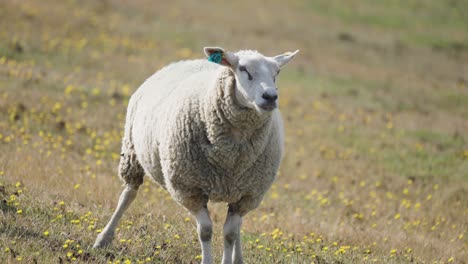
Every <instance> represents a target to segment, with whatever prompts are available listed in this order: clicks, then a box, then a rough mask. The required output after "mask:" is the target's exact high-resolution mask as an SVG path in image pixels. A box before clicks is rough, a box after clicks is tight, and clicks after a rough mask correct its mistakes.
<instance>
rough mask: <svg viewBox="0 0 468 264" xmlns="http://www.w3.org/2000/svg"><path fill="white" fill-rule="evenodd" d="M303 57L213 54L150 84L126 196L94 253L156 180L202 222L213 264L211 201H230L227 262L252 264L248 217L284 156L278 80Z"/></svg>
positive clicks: (204, 246) (135, 131) (125, 147)
mask: <svg viewBox="0 0 468 264" xmlns="http://www.w3.org/2000/svg"><path fill="white" fill-rule="evenodd" d="M298 52H299V51H298V50H296V51H295V52H287V53H284V54H281V55H278V56H275V57H266V56H263V55H262V54H260V53H258V52H257V51H251V50H242V51H238V52H235V53H234V52H228V51H224V49H222V48H219V47H205V48H204V53H205V54H206V56H207V57H208V58H209V59H208V60H201V59H200V60H187V61H180V62H176V63H173V64H170V65H169V66H166V67H164V68H163V69H161V70H160V71H158V72H156V73H155V74H154V75H152V76H151V77H150V78H148V79H147V80H146V81H145V82H144V83H143V84H142V85H141V86H140V88H139V89H138V90H137V91H136V92H135V93H134V94H133V95H132V96H131V98H130V101H129V104H128V109H127V117H126V123H125V131H124V137H123V139H122V152H121V153H122V154H121V159H120V163H119V176H120V177H121V179H123V181H124V182H125V189H124V190H123V192H122V194H121V195H120V198H119V202H118V205H117V208H116V210H115V212H114V214H113V215H112V217H111V219H110V221H109V223H108V224H107V225H106V227H105V228H104V229H103V231H102V232H101V233H100V234H99V235H98V237H97V239H96V242H95V244H94V248H101V247H105V246H108V245H109V244H110V243H111V241H112V239H113V236H114V233H115V229H116V226H117V224H118V222H119V220H120V218H121V217H122V215H123V213H124V211H125V210H126V209H127V208H128V206H129V205H130V204H131V203H132V201H133V200H134V199H135V197H136V194H137V191H138V188H139V186H140V185H141V184H142V183H143V177H144V175H145V174H146V175H149V176H151V177H152V179H153V180H154V181H156V182H157V183H159V184H160V185H161V186H163V187H164V188H165V189H166V190H167V191H168V192H169V194H170V195H171V196H172V198H173V199H174V200H175V201H177V202H178V203H179V204H180V205H182V206H183V207H185V208H186V209H187V210H188V211H189V212H190V213H191V214H192V215H193V216H194V217H195V219H196V222H197V233H198V238H199V241H200V243H201V250H202V263H204V264H207V263H212V257H211V238H212V221H211V219H210V216H209V212H208V208H207V203H208V201H209V200H210V201H213V202H225V203H227V204H228V212H227V217H226V222H225V224H224V227H223V233H224V252H223V262H222V263H224V264H228V263H233V262H234V263H243V258H242V249H241V241H240V228H241V224H242V218H243V217H244V216H245V215H246V214H247V213H248V212H249V211H251V210H253V209H255V208H257V207H258V206H259V204H260V202H261V201H262V199H263V196H264V195H265V193H266V191H267V190H268V189H269V187H270V186H271V185H272V183H273V181H274V180H275V178H276V174H277V171H278V167H279V164H280V161H281V158H282V155H283V138H284V136H283V122H282V119H281V115H280V112H279V110H278V105H277V98H278V88H277V87H276V76H277V75H278V74H279V72H280V68H281V67H282V66H283V65H285V64H286V63H288V62H289V61H290V60H291V59H292V58H293V57H294V56H295V55H296V54H297V53H298Z"/></svg>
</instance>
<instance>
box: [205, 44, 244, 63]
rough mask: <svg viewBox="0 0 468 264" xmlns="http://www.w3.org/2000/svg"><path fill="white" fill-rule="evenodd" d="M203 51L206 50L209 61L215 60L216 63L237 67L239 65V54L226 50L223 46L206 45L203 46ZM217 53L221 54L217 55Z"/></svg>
mask: <svg viewBox="0 0 468 264" xmlns="http://www.w3.org/2000/svg"><path fill="white" fill-rule="evenodd" d="M203 51H204V52H205V55H206V57H208V60H209V61H213V62H215V63H218V64H221V65H224V66H227V67H231V68H235V67H236V66H237V62H238V61H239V59H238V58H237V56H236V55H235V54H234V53H232V52H229V51H224V49H223V48H219V47H205V48H203ZM216 54H219V55H220V57H219V56H217V55H216Z"/></svg>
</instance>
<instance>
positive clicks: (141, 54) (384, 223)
mask: <svg viewBox="0 0 468 264" xmlns="http://www.w3.org/2000/svg"><path fill="white" fill-rule="evenodd" d="M128 2H130V1H79V2H78V1H71V0H70V1H52V0H48V1H14V0H7V1H3V2H2V5H1V7H0V28H2V31H0V87H1V89H0V110H1V111H0V149H1V152H0V196H1V200H2V201H1V204H0V208H1V211H0V216H1V217H0V250H1V251H0V262H1V263H16V262H26V263H33V262H37V263H57V262H59V263H63V262H68V261H72V262H78V263H107V262H113V263H119V262H120V263H124V262H126V261H127V262H131V263H143V262H162V263H180V262H182V263H193V262H198V260H199V254H200V252H199V245H198V241H197V239H196V234H195V226H194V222H193V220H192V219H191V218H190V216H189V215H188V214H187V213H186V212H185V211H184V210H183V209H182V208H181V207H180V206H178V205H177V204H176V203H175V202H173V201H172V200H171V199H170V197H169V196H168V194H167V193H166V192H165V191H163V190H162V189H160V188H159V187H158V186H156V185H155V184H152V183H150V182H149V181H147V182H145V185H144V187H143V188H142V189H141V191H140V193H139V196H138V198H137V200H136V202H135V203H134V204H133V205H132V207H131V209H130V210H129V212H128V213H127V214H126V216H125V217H124V219H123V221H122V223H121V227H120V229H119V231H118V232H117V237H116V239H115V241H114V244H113V247H112V248H110V249H106V250H99V251H93V250H91V245H92V243H93V241H94V239H95V237H96V234H97V233H98V232H99V229H100V228H102V227H103V226H104V224H105V223H106V221H107V220H108V219H109V217H110V215H111V213H112V211H113V209H114V207H115V205H116V202H117V197H118V195H119V193H120V191H121V182H119V181H118V179H117V176H116V167H117V162H118V157H119V156H118V153H119V149H120V139H121V136H122V126H123V120H124V116H125V109H126V104H127V101H128V98H129V96H130V95H131V93H132V92H133V91H134V90H135V89H136V88H137V87H138V85H139V84H140V83H141V82H142V81H143V80H144V79H145V78H146V77H147V76H149V75H150V74H151V73H153V72H154V71H155V70H157V69H158V68H160V67H161V66H162V65H165V64H167V63H168V62H170V61H174V60H178V59H185V58H196V57H201V56H202V52H201V50H202V47H203V46H204V45H213V44H219V45H221V46H224V47H226V48H228V49H241V48H255V49H258V50H260V51H262V52H264V53H265V54H271V55H273V54H275V53H280V52H284V51H287V50H294V49H296V48H298V49H301V53H300V56H298V57H297V58H296V59H297V60H296V59H295V61H294V63H292V64H291V65H288V69H287V70H285V71H283V72H282V78H281V79H280V80H279V82H280V83H279V86H280V89H281V96H280V99H281V101H280V105H281V108H282V112H283V115H284V119H285V125H286V129H287V155H286V157H285V159H284V161H283V164H282V167H281V173H280V176H279V178H278V180H277V182H276V183H275V184H274V186H273V188H272V189H271V191H270V192H269V193H268V194H267V196H266V198H265V200H264V202H263V204H262V206H261V207H260V208H259V209H258V210H256V211H254V212H252V213H250V214H249V215H248V216H247V217H246V218H245V221H244V223H245V224H244V229H243V234H242V238H243V241H244V248H245V249H244V251H245V258H246V260H248V261H249V263H311V262H312V263H374V262H375V263H410V262H416V263H449V262H452V263H466V259H467V258H468V256H467V254H466V252H467V249H468V247H467V240H466V235H467V234H466V230H467V224H468V222H467V220H466V219H468V184H467V183H468V137H467V133H466V131H468V121H467V120H468V108H467V107H466V106H467V105H468V84H467V82H468V76H467V75H466V73H467V72H468V64H467V63H466V62H467V61H468V44H467V43H468V34H467V32H468V25H467V23H468V21H467V20H466V18H465V17H464V16H463V14H462V13H461V12H460V10H463V9H465V10H466V4H465V3H464V2H463V1H451V2H448V1H447V2H441V1H411V2H410V3H407V2H406V1H380V2H379V3H375V2H374V1H370V0H368V1H346V3H344V2H342V1H314V2H310V3H309V1H299V0H298V1H291V2H288V4H287V5H285V4H284V3H283V2H282V1H268V2H266V1H262V2H255V4H254V3H252V2H247V1H231V2H224V1H223V2H219V1H216V2H212V3H210V4H209V5H208V4H204V5H201V4H200V3H197V2H192V1H164V3H154V1H148V0H146V1H145V0H142V1H131V3H128ZM397 3H398V4H397ZM239 15H240V17H239ZM210 208H211V209H212V210H211V211H212V218H213V219H214V222H215V237H214V251H215V252H214V253H215V259H217V260H219V259H220V256H221V253H222V252H221V248H222V246H221V244H222V239H221V235H220V234H221V226H222V223H223V221H224V216H225V206H224V205H222V204H211V205H210Z"/></svg>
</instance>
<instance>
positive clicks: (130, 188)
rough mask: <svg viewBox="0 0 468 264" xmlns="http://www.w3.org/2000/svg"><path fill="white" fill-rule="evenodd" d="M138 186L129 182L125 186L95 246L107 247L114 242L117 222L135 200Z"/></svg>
mask: <svg viewBox="0 0 468 264" xmlns="http://www.w3.org/2000/svg"><path fill="white" fill-rule="evenodd" d="M138 187H139V185H137V186H134V185H130V184H128V185H127V186H126V187H125V189H124V190H123V192H122V194H121V195H120V198H119V203H118V205H117V208H116V210H115V212H114V214H113V215H112V218H111V219H110V221H109V223H107V225H106V227H105V228H104V229H103V230H102V232H101V233H100V234H99V235H98V237H97V238H96V242H94V246H93V248H102V247H106V246H108V245H109V244H110V243H111V242H112V239H113V238H114V233H115V229H116V227H117V224H118V223H119V220H120V218H122V215H123V214H124V212H125V210H127V208H128V207H129V206H130V204H131V203H132V202H133V200H135V197H136V195H137V192H138Z"/></svg>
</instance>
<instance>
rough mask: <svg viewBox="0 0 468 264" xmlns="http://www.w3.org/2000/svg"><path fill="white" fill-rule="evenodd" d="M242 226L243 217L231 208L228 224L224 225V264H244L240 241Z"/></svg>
mask: <svg viewBox="0 0 468 264" xmlns="http://www.w3.org/2000/svg"><path fill="white" fill-rule="evenodd" d="M241 225H242V217H241V216H240V214H239V213H238V212H237V211H236V210H233V209H232V207H231V206H229V209H228V213H227V217H226V222H225V223H224V228H223V233H224V252H223V264H231V263H233V261H234V263H235V264H242V263H244V260H243V258H242V246H241V240H240V228H241Z"/></svg>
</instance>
